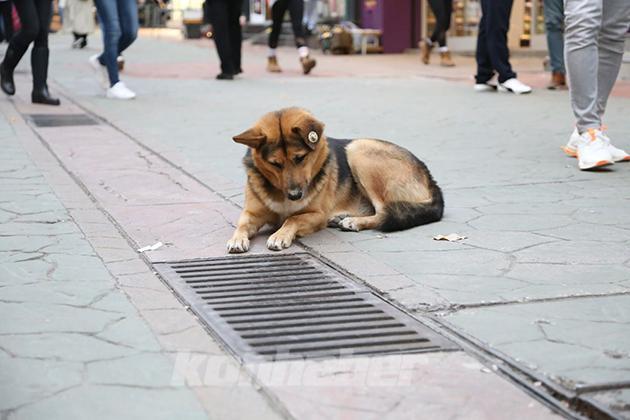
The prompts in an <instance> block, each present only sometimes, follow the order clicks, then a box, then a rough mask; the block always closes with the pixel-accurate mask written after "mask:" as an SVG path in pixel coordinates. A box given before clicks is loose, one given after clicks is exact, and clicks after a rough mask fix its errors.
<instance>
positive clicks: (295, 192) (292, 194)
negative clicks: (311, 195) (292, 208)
mask: <svg viewBox="0 0 630 420" xmlns="http://www.w3.org/2000/svg"><path fill="white" fill-rule="evenodd" d="M287 197H288V198H289V200H292V201H295V200H299V199H300V198H302V190H301V189H299V188H293V189H291V190H289V191H288V192H287Z"/></svg>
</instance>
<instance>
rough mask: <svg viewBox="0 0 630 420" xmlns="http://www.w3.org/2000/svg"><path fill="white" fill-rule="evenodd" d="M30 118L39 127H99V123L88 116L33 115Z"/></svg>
mask: <svg viewBox="0 0 630 420" xmlns="http://www.w3.org/2000/svg"><path fill="white" fill-rule="evenodd" d="M29 118H30V120H31V121H32V122H33V124H35V125H36V126H37V127H68V126H78V125H98V121H97V120H95V119H94V118H92V117H90V116H89V115H87V114H31V115H29Z"/></svg>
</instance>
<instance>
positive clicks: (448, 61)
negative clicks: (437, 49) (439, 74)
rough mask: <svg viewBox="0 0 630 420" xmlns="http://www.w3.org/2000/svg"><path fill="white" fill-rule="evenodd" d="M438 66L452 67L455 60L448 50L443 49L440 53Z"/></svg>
mask: <svg viewBox="0 0 630 420" xmlns="http://www.w3.org/2000/svg"><path fill="white" fill-rule="evenodd" d="M440 66H442V67H454V66H455V62H454V61H453V59H452V58H451V53H450V51H444V52H441V53H440Z"/></svg>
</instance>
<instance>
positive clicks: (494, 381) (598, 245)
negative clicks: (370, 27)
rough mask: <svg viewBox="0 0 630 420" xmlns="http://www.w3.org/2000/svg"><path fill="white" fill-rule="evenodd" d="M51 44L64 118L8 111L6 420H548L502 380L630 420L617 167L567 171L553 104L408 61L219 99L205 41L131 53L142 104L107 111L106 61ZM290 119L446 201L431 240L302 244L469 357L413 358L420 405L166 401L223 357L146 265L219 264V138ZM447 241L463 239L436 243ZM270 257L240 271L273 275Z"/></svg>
mask: <svg viewBox="0 0 630 420" xmlns="http://www.w3.org/2000/svg"><path fill="white" fill-rule="evenodd" d="M91 42H92V44H96V43H97V42H96V39H95V38H94V37H92V38H91ZM51 43H52V46H53V47H52V48H53V51H52V54H51V59H52V62H51V88H52V90H53V91H54V92H59V93H62V94H63V95H64V97H63V98H62V100H63V106H62V107H61V108H59V109H50V108H45V107H44V108H42V107H37V106H33V105H31V104H29V103H28V93H29V88H28V77H26V75H22V76H20V77H19V86H18V88H19V92H18V95H16V97H15V98H14V99H12V100H9V101H6V100H5V101H4V102H2V103H1V104H0V110H2V113H3V115H4V117H5V122H4V123H3V126H2V127H3V129H2V133H3V135H2V137H1V140H2V142H3V147H2V162H3V163H2V167H1V168H0V170H1V171H2V172H0V174H1V175H2V176H1V177H0V186H1V187H2V188H3V195H2V199H1V200H0V201H2V203H1V205H0V209H2V211H0V216H1V217H2V218H3V219H2V221H3V224H2V241H1V242H0V243H2V244H3V245H2V253H1V254H0V255H1V256H0V258H2V261H3V263H2V270H3V273H4V274H3V275H2V281H3V284H2V286H3V287H1V288H0V304H1V308H2V309H1V311H2V314H3V315H2V317H3V319H5V320H9V322H5V323H3V326H2V331H1V332H0V334H1V335H0V349H1V350H2V352H0V354H1V355H2V356H1V357H2V358H1V359H0V360H1V361H2V364H3V369H2V371H3V372H5V373H6V372H9V374H8V375H7V374H3V375H2V377H1V379H0V380H1V381H2V385H0V386H2V387H3V388H4V389H3V391H2V395H11V398H9V399H6V400H5V399H3V401H5V402H4V405H3V406H2V407H0V410H2V414H3V415H6V416H8V418H33V417H38V413H42V412H46V413H51V412H53V413H55V414H57V415H58V416H59V417H63V418H69V417H71V418H72V417H77V418H79V417H81V418H85V417H86V415H89V416H90V417H93V418H97V417H101V418H111V417H116V416H118V417H120V416H121V413H120V412H117V411H116V410H123V411H124V412H125V413H127V414H129V413H130V412H129V411H128V410H129V409H130V408H129V407H135V408H137V409H139V410H140V409H142V410H143V411H142V413H139V412H138V413H133V414H134V416H133V417H134V418H136V417H140V416H141V415H142V416H147V418H148V417H152V418H155V417H158V418H162V417H163V418H172V417H173V414H174V413H175V412H177V415H178V416H181V415H182V413H184V414H185V415H184V417H185V418H187V417H186V416H190V417H191V418H196V416H201V417H203V416H209V417H213V418H214V417H216V418H227V417H231V418H248V417H251V413H256V418H264V417H269V418H274V417H287V416H289V417H295V418H321V417H332V418H382V417H383V416H384V414H385V413H389V416H390V417H392V418H446V417H454V418H505V417H507V416H510V417H515V418H523V417H525V416H527V417H533V418H544V417H547V416H549V415H550V413H549V412H548V411H547V410H546V409H545V408H543V407H542V406H541V405H539V404H538V403H537V402H535V400H533V399H530V397H528V396H527V394H525V392H523V391H522V390H521V389H519V388H518V387H517V386H515V385H513V384H510V383H509V382H507V381H506V380H505V379H504V378H505V377H507V376H509V377H511V378H512V379H513V380H521V381H523V382H524V383H529V385H530V390H529V392H533V393H536V388H537V387H538V388H539V390H540V391H539V396H540V395H547V394H550V393H551V392H552V391H553V393H554V394H555V396H556V397H558V399H559V400H561V401H566V400H571V401H572V402H573V403H575V402H576V401H577V398H582V399H583V400H582V401H583V403H584V401H586V402H588V403H590V404H599V403H603V404H607V405H609V406H612V407H617V408H613V409H616V410H618V413H622V414H623V410H624V408H623V407H624V404H626V405H625V406H626V407H627V404H628V402H629V401H628V392H627V390H626V391H624V390H623V389H622V388H623V387H628V386H629V385H630V383H629V382H628V378H629V376H628V371H629V370H630V334H629V333H628V332H629V330H628V324H629V323H630V312H629V311H628V308H629V307H630V297H629V295H630V254H629V253H628V249H629V247H628V246H629V245H630V214H629V213H628V210H627V209H628V200H629V198H628V197H630V184H628V182H627V178H628V171H630V165H624V164H619V165H615V166H614V167H613V169H612V170H609V171H600V172H596V173H594V172H580V171H578V170H577V167H576V164H575V161H573V160H571V159H569V158H566V157H564V156H563V155H562V153H561V151H560V149H559V146H560V145H562V144H563V143H565V142H566V138H567V136H568V134H569V133H570V131H571V123H572V121H571V115H570V111H569V107H568V95H567V93H566V92H547V91H543V90H537V91H535V92H534V93H533V94H532V95H529V96H523V97H515V96H510V95H499V94H475V93H473V92H472V89H471V85H470V84H469V83H463V79H457V80H456V81H458V80H459V81H461V82H462V83H453V81H448V80H440V79H438V78H428V77H424V76H421V75H420V74H421V73H422V72H423V71H426V69H427V68H426V67H420V65H418V73H417V74H415V73H413V74H412V72H411V70H410V69H411V65H408V64H405V66H403V65H402V64H401V63H402V62H405V63H407V61H406V60H407V58H405V57H403V56H396V57H393V58H392V59H391V60H390V59H389V57H341V58H340V60H339V61H337V58H338V57H319V56H318V57H317V58H318V59H319V61H320V63H319V66H318V68H316V70H315V73H314V76H315V77H310V76H309V77H301V76H299V75H298V73H297V72H298V63H297V60H296V59H295V57H292V56H293V53H294V52H293V51H292V50H285V51H283V52H282V55H281V64H283V65H284V67H285V68H286V69H287V72H286V74H284V75H281V76H277V75H267V74H265V73H264V72H263V70H261V69H262V68H263V65H264V51H262V50H261V49H258V48H257V47H247V48H246V49H245V51H246V58H245V60H246V61H245V66H244V69H245V76H244V77H243V78H242V80H237V81H234V82H219V81H214V80H211V79H212V77H213V75H214V73H215V71H216V70H215V69H216V57H215V54H214V51H211V50H209V49H208V51H204V50H205V49H206V48H200V45H201V44H200V42H192V43H182V42H177V41H174V40H171V39H155V38H149V37H143V38H140V39H139V40H138V42H137V44H136V45H134V46H133V47H132V49H130V50H129V52H128V53H126V57H127V62H128V64H127V69H126V71H125V73H124V77H125V80H126V82H127V83H128V85H129V86H130V87H131V88H132V89H134V90H136V91H137V93H138V99H137V100H135V101H131V102H112V101H108V100H106V99H104V98H103V97H102V94H101V93H100V92H99V88H98V86H97V84H96V82H95V81H94V79H93V75H92V74H91V73H90V69H89V68H88V66H87V65H86V60H87V57H88V56H89V55H90V54H92V53H94V52H95V51H96V49H92V50H89V49H88V50H84V51H76V50H70V49H69V48H68V45H69V42H68V39H67V38H64V37H62V36H54V37H52V38H51ZM401 57H402V58H401ZM377 58H378V59H377ZM379 59H380V60H379ZM292 60H293V61H294V62H293V61H292ZM401 60H402V61H401ZM285 63H286V64H285ZM23 65H24V64H23ZM23 69H24V70H26V69H27V68H26V67H24V68H23ZM349 69H350V70H349ZM430 69H431V71H436V70H435V69H434V68H433V67H430ZM458 71H460V72H462V73H463V70H458ZM363 74H364V75H363ZM362 75H363V76H362ZM534 75H536V77H541V80H542V76H541V75H540V74H538V73H532V77H534ZM359 76H362V77H359ZM624 88H625V85H624V84H622V85H621V88H620V89H618V90H617V96H616V97H615V98H613V99H612V100H611V103H610V106H609V110H608V112H607V117H608V125H609V126H610V127H611V131H610V134H611V137H612V138H613V139H615V142H616V143H617V144H618V145H619V146H620V147H625V148H627V149H628V148H630V139H628V133H629V132H630V126H629V124H628V121H627V115H628V112H629V111H630V101H629V100H628V99H627V98H626V97H625V94H624ZM291 105H298V106H303V107H306V108H308V109H311V110H312V111H313V112H314V113H315V115H316V116H318V117H319V118H320V119H322V120H323V121H324V122H325V123H326V132H327V133H328V134H329V135H331V136H333V137H349V138H350V137H359V136H370V137H378V138H384V139H388V140H392V141H395V142H397V143H399V144H401V145H403V146H405V147H407V148H409V149H410V150H412V151H413V152H414V153H416V154H417V155H418V156H420V157H421V158H422V159H423V160H424V161H425V162H426V163H427V164H428V166H429V167H430V169H431V170H432V172H433V174H434V176H435V177H436V179H437V180H438V182H439V183H440V185H441V186H442V188H443V190H444V193H445V198H446V213H445V217H444V220H443V221H442V222H439V223H435V224H432V225H428V226H423V227H420V228H416V229H412V230H409V231H405V232H399V233H393V234H387V235H383V234H379V233H378V232H374V231H366V232H361V233H345V232H344V233H342V232H337V231H334V230H330V229H327V230H325V231H322V232H319V233H317V234H314V235H311V236H309V237H307V238H304V239H302V240H301V243H302V246H305V247H307V249H309V250H311V251H312V252H314V253H315V254H319V255H322V256H324V257H326V258H328V259H329V260H331V261H333V262H334V263H336V264H338V265H340V266H341V267H342V268H344V269H346V270H347V271H349V272H350V273H352V274H354V275H355V276H356V277H358V278H359V279H361V281H364V282H365V283H366V284H367V285H369V286H370V287H372V288H374V289H375V290H377V291H379V292H380V293H381V294H383V295H384V296H386V297H387V298H388V299H390V300H391V301H393V302H394V303H396V304H397V305H400V306H401V307H404V308H406V309H407V310H409V311H413V312H414V313H415V314H416V315H417V316H419V317H421V318H423V319H425V320H427V322H431V323H432V324H433V325H434V326H436V328H439V329H440V330H442V331H445V332H446V333H447V334H449V335H450V336H451V337H453V339H455V340H457V341H458V342H460V343H462V344H463V346H464V349H465V350H466V352H467V353H468V355H467V354H464V353H462V352H455V353H452V354H433V355H426V356H425V355H423V356H422V357H420V358H419V359H418V361H419V363H420V365H421V366H423V368H422V369H420V370H417V369H416V370H414V374H413V375H414V377H415V378H417V380H416V381H415V382H414V383H413V386H406V387H391V388H388V387H385V388H383V387H380V388H376V389H374V388H370V387H332V386H326V387H319V388H317V387H316V388H309V387H277V386H275V387H274V386H265V384H264V383H262V384H257V382H256V381H258V382H260V378H255V380H254V382H256V383H254V384H250V386H238V387H212V386H192V385H191V384H188V385H187V386H173V384H172V382H171V379H172V378H171V374H172V371H173V363H174V362H173V360H174V358H176V357H177V355H178V354H181V353H182V352H193V353H195V354H200V355H205V356H208V357H209V356H216V355H222V354H224V353H223V350H222V349H221V347H220V345H219V344H217V343H215V342H214V341H213V339H212V338H211V337H210V336H208V335H207V334H206V333H205V331H204V330H203V328H202V327H201V326H200V324H199V323H198V322H197V321H196V320H195V319H194V317H193V316H192V315H191V314H190V313H188V312H187V311H186V309H185V308H184V307H183V306H182V304H181V303H179V302H178V301H177V300H176V299H175V298H174V297H173V295H172V294H171V293H170V291H169V290H168V289H166V288H165V286H164V285H163V284H162V283H160V282H159V280H158V279H157V278H156V277H155V275H154V274H153V273H152V272H151V269H150V265H147V262H148V263H150V262H151V261H159V260H164V259H173V258H194V257H204V256H213V255H223V253H224V244H225V241H226V240H227V239H228V238H229V234H230V233H231V232H230V230H231V229H232V226H231V225H232V224H233V223H234V221H235V220H236V217H237V215H238V205H240V204H242V189H243V184H244V173H243V170H242V169H241V167H240V158H241V156H242V154H243V152H244V150H243V148H242V147H241V146H239V145H236V144H234V143H232V142H231V141H230V137H231V136H232V135H233V134H235V133H238V132H241V131H242V130H243V129H245V128H247V127H248V126H249V125H250V124H252V123H253V122H254V121H255V120H256V119H257V118H258V117H259V116H260V115H261V114H262V113H264V112H267V111H269V110H273V109H277V108H280V107H285V106H291ZM86 111H87V112H90V113H92V114H93V115H96V116H98V117H100V118H102V119H103V120H104V121H105V122H104V123H102V124H100V125H98V126H94V127H89V128H87V129H86V128H85V127H83V128H81V127H72V128H32V127H31V128H29V126H28V125H27V124H26V123H25V121H24V118H25V116H27V115H29V114H33V113H51V112H59V113H63V114H71V113H79V112H86ZM624 136H625V137H624ZM5 190H6V191H7V193H6V195H5V193H4V191H5ZM32 222H34V223H32ZM451 232H457V233H460V234H463V235H465V236H467V237H468V239H466V240H464V241H462V242H458V243H448V242H446V243H445V242H436V241H433V240H432V239H431V238H432V236H434V235H436V234H448V233H451ZM157 241H162V242H164V243H165V244H166V246H165V247H163V248H161V249H159V250H157V251H151V252H149V253H147V255H146V256H145V257H144V259H143V257H141V256H138V254H137V253H136V252H135V251H134V249H135V248H138V247H140V246H144V245H150V244H153V243H155V242H157ZM264 241H265V238H263V237H259V238H258V239H257V240H256V241H254V247H253V250H252V252H257V253H260V252H267V251H266V249H265V247H264ZM298 246H299V245H296V247H298ZM88 282H89V283H90V284H89V285H88ZM93 283H97V285H94V284H93ZM101 283H102V284H101ZM178 352H179V353H178ZM471 356H474V358H473V357H471ZM476 359H477V360H479V361H481V362H482V363H483V364H486V365H489V366H490V367H491V368H490V369H487V368H484V367H483V365H480V364H479V362H478V361H477V360H476ZM232 363H236V362H232ZM325 364H326V363H325V362H323V363H322V366H324V365H325ZM4 366H6V368H5V367H4ZM493 367H494V369H493ZM488 370H490V371H492V370H495V371H496V372H497V373H500V374H501V376H497V375H494V374H492V373H486V372H487V371H488ZM42 371H45V372H47V374H46V375H42ZM149 374H150V375H149ZM416 375H417V376H416ZM254 376H255V375H254ZM618 389H622V390H618ZM103 395H104V396H105V397H104V398H101V397H102V396H103ZM125 398H128V399H129V400H134V401H136V403H135V405H134V404H131V403H127V402H125V400H124V399H125ZM155 400H158V401H157V402H159V404H157V403H154V401H155ZM97 402H98V404H97ZM560 406H561V407H566V404H564V403H560ZM71 409H72V410H74V411H72V412H71V411H69V410H71ZM38 410H42V411H38ZM43 410H45V411H43ZM86 413H87V414H86ZM248 414H249V415H248ZM626 415H627V412H626ZM123 416H124V415H123ZM160 416H161V417H160ZM48 417H51V416H50V415H49V416H48Z"/></svg>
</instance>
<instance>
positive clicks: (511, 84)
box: [499, 78, 532, 95]
mask: <svg viewBox="0 0 630 420" xmlns="http://www.w3.org/2000/svg"><path fill="white" fill-rule="evenodd" d="M531 91H532V88H531V87H529V86H527V85H526V84H525V83H523V82H521V81H520V80H518V79H516V78H511V79H508V80H506V81H505V82H503V83H499V92H511V93H516V94H517V95H522V94H524V93H530V92H531Z"/></svg>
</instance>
